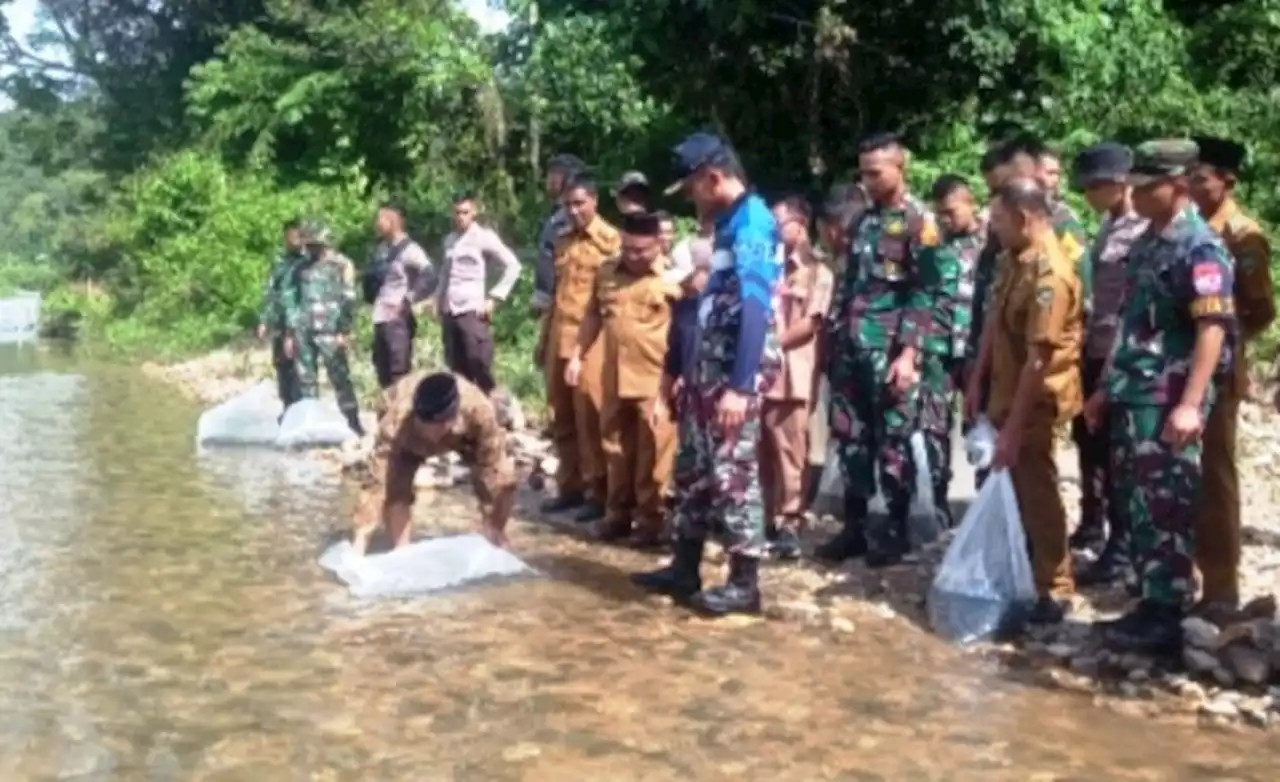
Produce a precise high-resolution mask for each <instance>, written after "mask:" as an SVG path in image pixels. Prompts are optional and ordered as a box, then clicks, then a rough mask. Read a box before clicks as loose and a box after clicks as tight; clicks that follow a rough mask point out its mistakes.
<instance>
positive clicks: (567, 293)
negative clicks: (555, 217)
mask: <svg viewBox="0 0 1280 782" xmlns="http://www.w3.org/2000/svg"><path fill="white" fill-rule="evenodd" d="M621 246H622V237H621V236H619V234H618V230H617V229H616V228H614V227H613V226H612V225H610V224H609V223H608V222H606V221H605V219H604V218H603V217H600V216H599V215H596V217H595V218H593V219H592V221H591V223H590V224H589V225H587V227H586V228H584V229H583V230H581V231H579V230H577V229H574V228H568V229H566V232H565V233H563V234H561V235H560V238H559V239H558V240H557V241H556V290H555V303H554V307H553V309H552V311H551V324H550V329H551V330H550V332H549V335H548V337H549V340H550V341H549V342H548V343H547V345H548V347H549V348H550V349H551V350H553V351H555V353H554V354H553V355H554V356H555V357H557V358H568V357H569V356H571V355H572V354H573V349H574V348H575V347H576V346H577V344H578V329H579V328H581V326H582V318H583V317H584V316H585V315H586V314H587V305H588V304H589V303H590V301H591V294H592V291H594V290H595V285H596V275H597V274H599V272H600V267H601V266H602V265H604V262H605V261H606V260H608V259H610V258H613V257H614V256H616V255H617V254H618V250H619V249H620V247H621Z"/></svg>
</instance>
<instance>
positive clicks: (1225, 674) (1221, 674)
mask: <svg viewBox="0 0 1280 782" xmlns="http://www.w3.org/2000/svg"><path fill="white" fill-rule="evenodd" d="M1213 680H1214V681H1216V682H1217V683H1218V684H1220V685H1221V686H1223V687H1231V686H1232V685H1234V684H1235V683H1236V677H1235V676H1234V675H1232V673H1231V671H1228V670H1227V669H1226V668H1223V667H1222V666H1218V667H1216V668H1214V669H1213Z"/></svg>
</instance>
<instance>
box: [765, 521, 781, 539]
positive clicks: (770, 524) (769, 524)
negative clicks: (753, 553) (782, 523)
mask: <svg viewBox="0 0 1280 782" xmlns="http://www.w3.org/2000/svg"><path fill="white" fill-rule="evenodd" d="M764 539H765V540H767V541H769V542H770V543H772V542H774V541H775V540H777V539H778V522H776V521H774V520H772V519H770V520H769V521H766V522H765V523H764Z"/></svg>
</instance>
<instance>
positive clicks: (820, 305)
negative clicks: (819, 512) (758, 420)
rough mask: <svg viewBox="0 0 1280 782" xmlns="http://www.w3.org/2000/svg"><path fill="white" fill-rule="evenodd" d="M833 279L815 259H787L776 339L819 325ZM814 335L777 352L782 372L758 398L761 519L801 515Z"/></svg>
mask: <svg viewBox="0 0 1280 782" xmlns="http://www.w3.org/2000/svg"><path fill="white" fill-rule="evenodd" d="M834 279H835V278H834V275H832V273H831V270H830V269H829V268H827V266H826V265H825V264H823V263H822V261H821V260H820V259H819V258H818V257H816V256H812V255H810V256H808V257H799V256H798V255H797V254H795V253H792V254H790V255H789V256H788V257H787V266H786V277H785V279H784V280H783V287H782V295H781V297H780V305H779V310H778V331H779V339H781V336H782V335H783V334H785V333H786V332H787V331H789V330H791V329H792V328H793V327H794V326H795V325H796V324H799V323H803V322H804V321H805V320H816V321H817V322H819V323H821V322H822V321H823V319H824V318H826V316H827V310H828V309H830V307H831V296H832V288H833V286H834ZM817 334H818V332H817V331H815V332H814V337H813V338H811V339H810V340H809V341H808V342H806V343H804V344H803V345H799V346H797V347H795V348H792V349H790V350H784V351H783V353H782V372H781V373H780V374H779V376H778V379H777V380H776V381H775V382H774V383H773V385H771V386H770V387H769V388H768V389H767V390H766V391H765V394H764V404H763V407H762V411H761V415H762V416H763V419H764V426H763V428H762V430H761V433H760V453H759V455H758V456H759V459H760V488H761V493H762V495H763V500H764V515H765V519H766V520H773V519H774V517H775V516H776V515H778V514H781V515H782V516H784V517H785V518H786V519H788V520H793V521H794V520H796V519H798V518H799V517H800V516H801V514H803V513H804V494H803V479H804V469H805V466H806V464H807V463H808V462H809V442H808V440H809V423H810V418H809V416H810V413H811V412H812V411H813V407H814V402H815V401H816V397H817V387H818V382H817V360H818V356H817V350H818V345H817V341H818V340H817Z"/></svg>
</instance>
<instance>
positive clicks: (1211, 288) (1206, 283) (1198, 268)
mask: <svg viewBox="0 0 1280 782" xmlns="http://www.w3.org/2000/svg"><path fill="white" fill-rule="evenodd" d="M1191 284H1192V286H1193V287H1194V288H1195V290H1196V295H1197V296H1221V295H1222V294H1223V280H1222V267H1220V266H1219V265H1218V264H1217V263H1215V262H1213V261H1206V262H1202V263H1197V264H1196V265H1195V268H1193V269H1192V270H1191Z"/></svg>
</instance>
